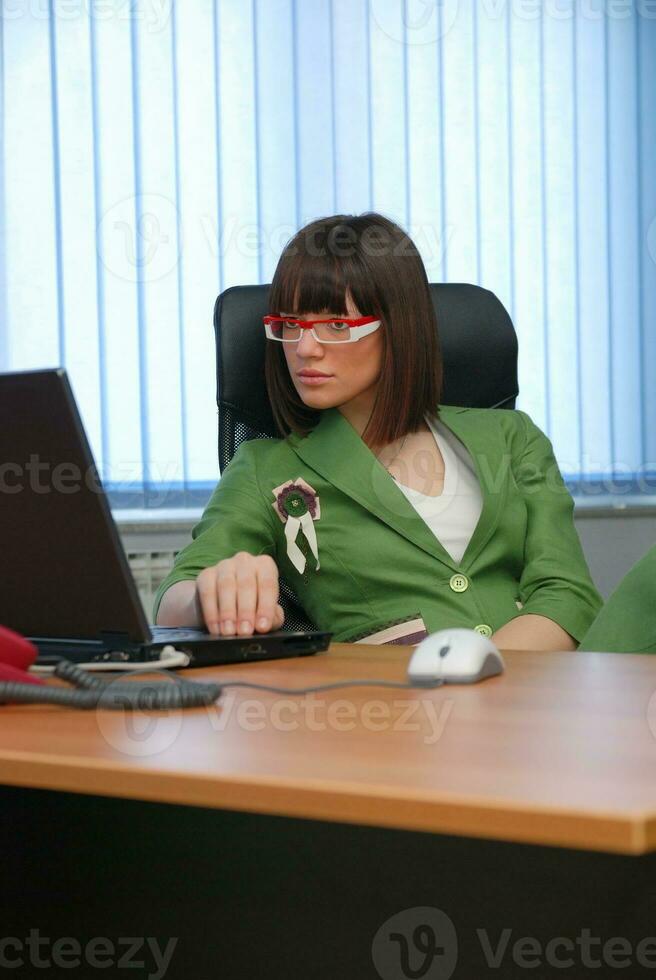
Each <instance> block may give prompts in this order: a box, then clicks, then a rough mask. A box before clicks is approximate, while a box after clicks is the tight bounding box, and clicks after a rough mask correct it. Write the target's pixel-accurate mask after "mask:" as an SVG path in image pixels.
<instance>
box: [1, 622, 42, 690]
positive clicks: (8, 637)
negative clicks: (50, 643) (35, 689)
mask: <svg viewBox="0 0 656 980" xmlns="http://www.w3.org/2000/svg"><path fill="white" fill-rule="evenodd" d="M37 654H38V650H37V648H36V647H35V646H34V644H33V643H30V641H29V640H26V639H25V637H24V636H20V634H19V633H14V631H13V630H10V629H8V628H7V627H6V626H0V681H20V682H22V683H24V684H43V679H42V678H41V677H35V675H34V674H30V673H28V667H31V665H32V664H33V663H34V661H35V660H36V658H37Z"/></svg>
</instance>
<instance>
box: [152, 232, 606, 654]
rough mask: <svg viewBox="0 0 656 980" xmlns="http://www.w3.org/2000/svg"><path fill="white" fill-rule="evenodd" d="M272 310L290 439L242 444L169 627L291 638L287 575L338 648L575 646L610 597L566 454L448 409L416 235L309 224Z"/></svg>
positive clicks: (275, 377)
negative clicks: (571, 486) (286, 621)
mask: <svg viewBox="0 0 656 980" xmlns="http://www.w3.org/2000/svg"><path fill="white" fill-rule="evenodd" d="M269 306H270V316H269V317H265V331H266V336H267V339H268V343H267V350H266V359H265V371H266V383H267V390H268V394H269V398H270V401H271V405H272V408H273V412H274V418H275V421H276V425H277V426H278V429H279V430H280V432H281V434H282V436H283V437H284V438H281V439H276V440H271V439H256V440H251V441H249V442H246V443H244V444H242V445H241V446H240V447H239V449H238V451H237V452H236V453H235V455H234V457H233V459H232V460H231V462H230V465H229V466H227V467H226V468H225V470H224V472H223V474H222V477H221V481H220V483H219V485H218V486H217V488H216V490H215V491H214V494H213V495H212V498H211V500H210V502H209V504H208V505H207V508H206V510H205V512H204V514H203V516H202V519H201V521H200V523H199V524H197V525H196V527H195V528H194V530H193V532H192V539H193V540H192V542H191V543H190V544H189V545H188V546H187V547H186V548H184V549H183V550H182V551H181V552H180V553H179V555H178V556H177V558H176V561H175V565H174V568H173V570H172V571H171V573H170V574H169V575H168V576H167V578H166V579H165V580H164V582H163V583H162V585H161V586H160V589H159V591H158V593H157V596H156V599H155V610H154V612H155V621H156V622H158V623H159V624H162V625H179V626H182V625H201V624H203V623H205V624H206V625H207V627H208V628H209V629H210V630H211V631H213V632H221V633H223V634H233V633H236V632H238V633H240V634H243V635H247V634H251V633H253V632H264V631H267V630H269V629H271V628H273V629H279V628H280V626H281V625H282V622H283V614H282V609H281V607H280V606H279V605H278V603H277V600H278V575H279V574H281V575H282V576H283V577H284V579H285V580H286V581H287V582H288V583H289V585H290V586H291V588H292V589H293V590H294V592H295V594H296V595H297V596H298V598H299V600H300V602H301V604H302V605H303V607H304V609H305V610H306V612H307V614H308V615H309V617H310V618H311V619H312V621H313V622H314V623H315V624H316V625H317V627H318V628H320V629H326V630H330V631H332V632H333V633H334V637H333V638H334V640H335V641H350V642H355V641H358V640H359V641H366V642H370V643H392V642H396V643H399V642H406V643H416V642H419V640H420V639H421V638H422V637H423V636H425V635H426V633H432V632H434V631H435V630H437V629H441V628H443V627H446V626H465V627H470V628H474V629H476V630H478V631H479V632H481V633H483V634H484V635H487V636H490V635H491V636H492V639H493V640H494V642H495V643H497V645H498V646H499V647H502V648H505V649H508V648H517V649H535V650H564V649H575V648H576V645H577V641H578V640H579V639H580V637H581V636H583V634H584V633H585V631H586V630H587V628H588V627H589V625H590V623H591V622H592V620H593V619H594V617H595V615H596V613H597V612H598V610H599V608H600V606H601V599H600V596H599V594H598V592H597V591H596V589H595V587H594V585H593V583H592V580H591V578H590V573H589V571H588V568H587V565H586V562H585V558H584V556H583V552H582V549H581V545H580V542H579V539H578V536H577V533H576V530H575V528H574V524H573V501H572V498H571V496H570V495H569V493H568V491H567V489H566V488H565V486H564V484H563V481H562V478H561V475H560V473H559V470H558V466H557V464H556V461H555V459H554V456H553V452H552V447H551V443H550V442H549V440H548V439H547V437H546V436H545V435H544V434H543V433H542V432H541V431H540V430H539V429H538V428H537V427H536V426H535V425H534V424H533V422H531V420H530V419H529V417H528V416H527V415H526V414H525V413H523V412H519V411H503V410H498V409H497V410H492V409H469V408H453V407H450V406H449V407H447V406H440V395H441V387H442V362H441V357H440V350H439V343H438V335H437V323H436V318H435V313H434V310H433V306H432V302H431V297H430V291H429V287H428V281H427V277H426V272H425V269H424V266H423V263H422V260H421V258H420V256H419V253H418V252H417V250H416V248H415V246H414V244H413V243H412V241H411V240H410V238H409V237H408V235H406V234H405V232H404V231H403V230H402V229H401V228H399V227H398V226H397V225H395V224H394V223H393V222H391V221H389V220H388V219H386V218H384V217H382V216H381V215H378V214H375V213H369V214H363V215H360V216H345V215H336V216H334V217H329V218H323V219H320V220H318V221H314V222H312V223H311V224H310V225H308V226H306V227H305V228H304V229H302V230H301V231H299V232H298V234H297V235H296V236H295V237H294V238H293V239H292V240H291V241H290V242H289V243H288V245H287V246H286V248H285V249H284V251H283V254H282V256H281V258H280V261H279V263H278V266H277V268H276V272H275V275H274V278H273V282H272V285H271V290H270V296H269ZM294 318H296V321H295V322H294ZM315 321H324V322H315ZM308 371H310V372H315V373H316V372H321V374H322V375H323V377H322V378H319V377H315V379H314V380H309V379H308V377H307V376H305V377H304V376H303V372H308ZM260 620H262V624H260Z"/></svg>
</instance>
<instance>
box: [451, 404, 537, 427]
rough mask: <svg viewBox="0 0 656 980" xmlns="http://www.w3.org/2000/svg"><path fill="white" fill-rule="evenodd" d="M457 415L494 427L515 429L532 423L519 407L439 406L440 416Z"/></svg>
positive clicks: (452, 416)
mask: <svg viewBox="0 0 656 980" xmlns="http://www.w3.org/2000/svg"><path fill="white" fill-rule="evenodd" d="M458 415H460V416H463V417H464V418H466V419H467V420H468V421H469V420H470V421H472V422H478V423H479V424H480V425H483V426H492V427H494V428H499V427H503V428H508V429H511V430H515V429H524V428H525V427H526V425H527V423H530V424H533V423H532V420H531V418H530V416H529V415H527V413H526V412H523V411H522V410H521V409H519V408H470V407H469V406H467V405H440V407H439V417H440V418H442V417H443V418H444V419H445V420H448V419H449V418H454V417H456V416H458Z"/></svg>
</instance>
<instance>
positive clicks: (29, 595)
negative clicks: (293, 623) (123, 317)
mask: <svg viewBox="0 0 656 980" xmlns="http://www.w3.org/2000/svg"><path fill="white" fill-rule="evenodd" d="M0 549H1V555H2V559H1V560H2V572H1V573H0V624H2V625H3V626H8V627H9V628H10V629H13V630H15V631H16V632H18V633H21V634H22V635H23V636H27V637H28V638H29V639H30V640H32V642H33V643H34V644H35V645H36V647H37V648H38V650H39V661H38V662H39V663H41V664H44V665H45V664H48V663H53V662H54V661H55V659H56V658H57V657H60V656H65V657H67V658H68V659H70V660H74V661H76V662H78V663H94V662H99V661H121V662H123V661H126V662H128V663H129V662H139V661H147V662H151V661H155V660H158V659H159V658H160V656H161V653H162V649H163V647H164V646H166V645H167V644H172V645H173V646H174V647H175V648H176V649H177V650H181V651H182V652H183V653H185V654H187V656H188V658H189V662H190V666H199V667H200V666H207V665H209V664H224V663H226V664H227V663H242V662H244V661H248V660H267V659H275V658H279V657H297V656H303V655H306V654H311V653H316V652H318V651H320V650H325V649H327V647H328V645H329V643H330V639H331V637H332V635H333V634H332V633H327V632H321V631H311V632H285V631H283V630H277V631H275V632H270V633H257V634H253V635H252V636H250V637H248V636H213V635H211V634H210V633H209V632H207V631H205V630H195V629H186V628H172V627H159V626H151V625H149V623H148V620H147V619H146V616H145V614H144V610H143V607H142V605H141V600H140V598H139V594H138V592H137V588H136V586H135V583H134V580H133V578H132V573H131V571H130V566H129V564H128V561H127V558H126V556H125V552H124V551H123V547H122V545H121V541H120V538H119V535H118V531H117V529H116V525H115V524H114V520H113V518H112V513H111V510H110V508H109V504H108V501H107V498H106V496H105V493H104V490H103V487H102V483H101V481H100V478H99V475H98V472H97V470H96V467H95V464H94V461H93V456H92V453H91V449H90V447H89V443H88V441H87V438H86V434H85V431H84V428H83V426H82V422H81V419H80V415H79V412H78V410H77V405H76V403H75V398H74V396H73V392H72V390H71V386H70V384H69V381H68V377H67V375H66V371H65V370H64V369H63V368H56V369H52V370H46V371H25V372H18V373H7V374H0Z"/></svg>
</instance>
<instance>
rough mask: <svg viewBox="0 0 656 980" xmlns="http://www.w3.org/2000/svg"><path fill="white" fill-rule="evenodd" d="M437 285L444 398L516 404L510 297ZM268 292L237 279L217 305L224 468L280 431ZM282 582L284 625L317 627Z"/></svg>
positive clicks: (482, 403)
mask: <svg viewBox="0 0 656 980" xmlns="http://www.w3.org/2000/svg"><path fill="white" fill-rule="evenodd" d="M430 290H431V296H432V299H433V305H434V307H435V312H436V314H437V322H438V328H439V334H440V345H441V348H442V357H443V361H444V391H443V395H442V404H444V405H464V406H467V407H470V408H514V407H515V399H516V397H517V394H518V388H517V336H516V334H515V328H514V327H513V324H512V320H511V319H510V317H509V315H508V313H507V311H506V309H505V307H504V306H503V304H502V303H501V302H500V301H499V300H498V299H497V297H496V296H495V295H494V293H491V292H490V291H489V290H488V289H483V288H481V287H480V286H472V285H469V284H466V283H432V284H431V287H430ZM268 291H269V286H268V285H263V286H232V287H231V288H230V289H226V290H225V291H224V292H222V293H221V295H220V296H219V297H218V298H217V300H216V303H215V306H214V335H215V339H216V382H217V392H216V404H217V408H218V410H219V469H220V471H221V472H223V470H224V468H225V467H226V466H227V465H228V463H229V462H230V460H231V459H232V457H233V456H234V454H235V451H236V450H237V448H238V447H239V445H240V444H241V443H242V442H246V441H247V440H248V439H263V438H269V439H277V438H280V435H279V433H278V432H277V430H276V427H275V423H274V421H273V413H272V411H271V405H270V403H269V398H268V395H267V390H266V386H265V381H264V350H265V344H266V343H267V340H266V338H265V336H264V327H263V325H262V317H263V316H264V315H265V314H266V313H267V312H268V307H267V300H268ZM279 582H280V598H279V602H280V605H281V606H282V608H283V610H284V613H285V622H284V625H283V627H282V628H283V630H287V631H294V630H313V629H316V626H315V625H314V623H312V622H311V621H310V620H309V619H308V618H307V615H306V613H305V611H304V609H303V608H302V606H301V605H300V604H299V601H298V598H297V596H296V595H295V594H294V592H293V591H292V590H291V589H290V587H289V585H288V584H287V583H286V582H285V581H284V580H283V579H282V577H281V578H280V580H279Z"/></svg>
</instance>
